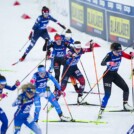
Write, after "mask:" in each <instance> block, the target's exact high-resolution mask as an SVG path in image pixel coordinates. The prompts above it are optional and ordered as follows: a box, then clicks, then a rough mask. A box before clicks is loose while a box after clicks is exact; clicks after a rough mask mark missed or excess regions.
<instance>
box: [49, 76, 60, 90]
mask: <svg viewBox="0 0 134 134" xmlns="http://www.w3.org/2000/svg"><path fill="white" fill-rule="evenodd" d="M48 77H49V79H50V80H52V81H53V83H54V85H55V86H56V87H57V88H58V90H61V87H60V85H59V83H58V81H57V80H56V79H55V78H54V77H53V76H52V75H51V74H48Z"/></svg>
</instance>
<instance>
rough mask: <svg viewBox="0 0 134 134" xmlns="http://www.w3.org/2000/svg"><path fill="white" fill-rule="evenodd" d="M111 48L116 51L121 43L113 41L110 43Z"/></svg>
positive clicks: (120, 48)
mask: <svg viewBox="0 0 134 134" xmlns="http://www.w3.org/2000/svg"><path fill="white" fill-rule="evenodd" d="M111 50H113V51H118V50H122V47H121V44H119V43H117V42H114V43H112V44H111Z"/></svg>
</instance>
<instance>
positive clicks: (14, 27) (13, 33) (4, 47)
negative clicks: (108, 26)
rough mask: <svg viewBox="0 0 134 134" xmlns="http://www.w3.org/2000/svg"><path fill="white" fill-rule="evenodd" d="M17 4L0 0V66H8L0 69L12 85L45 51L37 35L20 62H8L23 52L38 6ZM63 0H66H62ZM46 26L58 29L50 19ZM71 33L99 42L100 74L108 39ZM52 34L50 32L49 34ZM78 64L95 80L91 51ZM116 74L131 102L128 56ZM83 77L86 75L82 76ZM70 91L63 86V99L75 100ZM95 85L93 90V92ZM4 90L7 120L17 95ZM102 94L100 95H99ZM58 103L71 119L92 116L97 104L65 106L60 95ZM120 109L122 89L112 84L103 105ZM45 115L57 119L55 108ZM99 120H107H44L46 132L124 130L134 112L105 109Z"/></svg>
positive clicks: (108, 133) (25, 132) (112, 133)
mask: <svg viewBox="0 0 134 134" xmlns="http://www.w3.org/2000/svg"><path fill="white" fill-rule="evenodd" d="M19 2H20V3H21V5H20V6H13V3H14V0H10V1H8V2H7V1H5V0H1V1H0V18H1V19H0V24H1V29H0V55H1V56H0V70H11V72H10V71H9V72H8V71H1V72H0V73H1V74H2V75H4V76H6V78H7V82H8V84H9V85H13V84H14V83H15V81H16V80H17V79H19V80H20V81H21V80H23V78H25V77H26V76H27V74H29V73H30V72H31V70H32V69H33V68H35V66H37V64H38V63H39V62H40V61H41V60H42V59H43V58H44V56H45V53H44V52H43V51H42V46H43V44H44V41H43V39H39V40H38V42H37V44H36V45H35V47H34V48H33V49H32V51H31V52H30V54H29V55H28V56H27V58H26V60H25V61H24V62H22V63H19V64H17V65H16V66H12V63H14V62H16V61H17V60H18V59H19V58H20V57H21V56H22V54H23V53H24V51H25V49H26V47H27V46H28V45H27V46H26V47H25V48H24V49H23V50H22V52H19V49H20V48H21V47H22V46H23V45H24V44H25V43H26V42H27V40H28V35H29V33H30V31H31V28H32V26H33V24H34V22H35V19H36V18H37V16H38V15H39V14H40V9H41V7H40V6H39V4H38V3H37V1H35V0H34V1H33V0H28V1H24V0H20V1H19ZM65 2H67V1H65ZM24 13H25V14H28V15H30V17H31V19H29V20H24V19H22V18H21V16H22V14H24ZM51 13H52V14H53V15H54V16H57V14H56V9H54V8H53V10H52V9H51ZM57 19H58V20H59V21H60V22H61V23H63V24H65V25H66V26H67V27H69V21H68V18H67V17H66V16H61V15H60V14H58V16H57ZM50 26H52V27H54V28H56V29H57V30H58V32H59V33H62V32H63V31H62V29H61V28H60V27H59V26H57V25H56V24H54V23H50ZM71 29H72V32H73V37H74V39H75V40H80V41H81V42H82V44H83V47H84V44H85V43H87V42H88V41H89V40H90V39H93V40H94V41H95V42H97V43H99V44H100V45H101V48H96V49H95V57H96V66H97V73H98V77H99V78H100V77H101V76H102V74H103V72H104V71H105V67H102V66H100V62H101V60H102V59H103V58H104V56H105V55H106V53H107V52H109V44H110V43H109V42H106V41H104V40H102V39H99V38H97V37H91V36H89V35H86V34H85V33H81V32H79V31H77V30H75V29H73V28H71ZM51 37H52V38H53V34H51ZM130 51H133V50H132V49H131V48H128V49H127V50H126V52H130ZM81 61H82V64H83V65H84V69H85V71H86V74H87V76H88V79H89V81H90V83H91V85H92V86H93V85H94V83H96V77H95V73H94V64H93V56H92V53H87V54H85V55H83V56H82V58H81ZM49 64H50V61H47V67H49ZM79 68H80V70H81V71H82V73H83V74H84V72H83V70H82V67H81V65H80V63H79ZM35 71H36V69H35V70H34V71H33V72H32V73H30V74H29V75H28V77H26V79H25V80H24V81H23V82H22V84H24V83H27V82H29V80H30V78H31V77H32V74H33V73H34V72H35ZM119 74H120V75H121V76H122V77H123V78H124V79H125V81H126V83H127V84H128V86H129V89H130V97H129V104H130V105H132V82H131V79H130V78H129V77H130V74H131V63H130V61H129V60H126V59H123V61H122V63H121V66H120V69H119ZM85 79H86V77H85ZM49 85H50V86H51V90H52V91H53V90H54V88H53V84H52V83H51V82H50V83H49ZM99 88H100V92H101V93H103V92H104V90H103V85H102V81H101V82H100V83H99ZM89 90H90V88H89V85H88V83H87V81H86V87H85V91H89ZM71 91H74V89H73V86H72V85H71V84H68V86H67V89H66V98H65V99H66V101H67V103H69V104H70V103H76V99H77V94H75V93H71ZM97 91H98V89H97V87H95V88H94V89H93V92H97ZM4 92H8V97H7V98H5V99H4V100H3V101H1V102H0V103H1V104H0V105H1V107H2V109H3V110H4V111H5V113H6V114H7V117H8V119H9V123H10V122H11V121H12V119H13V115H14V112H15V111H16V108H13V107H12V106H11V104H12V103H13V101H14V100H15V98H16V97H17V95H18V91H17V90H16V91H14V92H12V91H8V90H4ZM102 97H103V95H101V98H102ZM41 101H42V109H43V107H44V106H45V105H46V103H47V100H45V99H44V98H42V99H41ZM85 101H88V102H89V103H93V104H100V101H99V96H98V95H94V94H89V95H88V96H87V97H86V99H85ZM59 103H60V104H61V108H62V110H63V113H64V115H65V116H70V114H69V112H71V114H72V116H73V118H74V119H78V120H96V119H97V114H98V111H99V107H97V106H69V110H70V111H68V109H67V106H66V105H65V101H64V99H63V98H61V99H60V100H59ZM115 108H118V109H121V108H122V91H121V90H120V89H119V88H118V87H117V86H115V85H114V84H113V87H112V95H111V98H110V100H109V103H108V107H107V109H115ZM33 112H34V106H33V107H32V110H31V115H32V116H33ZM46 115H47V114H46V110H41V113H40V122H39V126H40V127H41V129H42V132H43V134H47V133H46V123H43V122H41V121H42V120H45V119H46ZM48 118H49V119H59V118H58V115H57V113H56V112H55V110H54V109H53V110H51V112H50V113H49V115H48ZM102 121H106V122H108V124H99V125H96V124H90V123H88V124H84V123H83V124H82V123H48V134H54V133H55V134H63V133H64V134H74V133H76V134H89V133H90V134H126V132H127V131H128V130H129V128H130V127H131V126H132V125H133V124H134V113H129V112H128V113H109V112H105V113H104V116H103V119H102ZM29 133H30V130H29V129H28V128H27V127H25V126H23V127H22V131H21V134H29ZM7 134H13V123H12V124H11V126H10V127H9V129H8V131H7Z"/></svg>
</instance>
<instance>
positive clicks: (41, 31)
mask: <svg viewBox="0 0 134 134" xmlns="http://www.w3.org/2000/svg"><path fill="white" fill-rule="evenodd" d="M50 20H51V21H53V22H55V23H57V24H58V25H59V26H61V27H62V28H63V29H66V27H65V26H64V25H62V24H60V23H59V22H58V21H57V20H56V19H54V18H53V17H52V16H51V15H49V8H47V7H46V6H44V7H43V8H42V15H40V16H38V18H37V20H36V22H35V24H34V26H33V28H32V32H31V33H30V35H29V40H31V43H30V45H29V46H28V48H27V49H26V51H25V53H24V54H23V56H22V57H21V58H20V59H19V60H20V61H24V59H25V58H26V56H27V54H28V53H29V52H30V51H31V49H32V48H33V47H34V45H35V43H36V42H37V40H38V39H39V37H42V38H43V39H44V40H49V39H50V37H49V34H48V32H47V29H46V27H47V25H48V23H49V21H50Z"/></svg>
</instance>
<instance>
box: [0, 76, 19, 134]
mask: <svg viewBox="0 0 134 134" xmlns="http://www.w3.org/2000/svg"><path fill="white" fill-rule="evenodd" d="M19 85H20V82H19V81H18V80H17V81H16V83H15V85H14V86H12V87H11V86H9V85H7V82H6V78H5V77H4V76H2V75H0V101H2V100H3V99H4V98H5V97H7V94H5V93H3V89H4V88H5V89H8V90H11V91H13V90H15V89H16V88H17V86H19ZM0 121H1V122H2V126H1V134H5V133H6V131H7V128H8V119H7V116H6V114H5V112H4V111H3V110H2V108H0Z"/></svg>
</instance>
